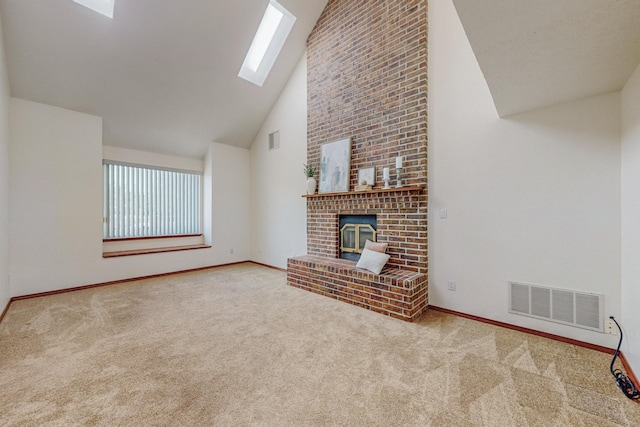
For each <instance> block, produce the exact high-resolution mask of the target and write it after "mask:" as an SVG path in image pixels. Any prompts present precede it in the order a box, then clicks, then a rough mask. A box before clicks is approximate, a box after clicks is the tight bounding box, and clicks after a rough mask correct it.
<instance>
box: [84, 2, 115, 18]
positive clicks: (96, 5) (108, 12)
mask: <svg viewBox="0 0 640 427" xmlns="http://www.w3.org/2000/svg"><path fill="white" fill-rule="evenodd" d="M73 1H74V2H76V3H78V4H81V5H83V6H84V7H87V8H89V9H91V10H93V11H94V12H98V13H99V14H100V15H104V16H106V17H107V18H111V19H113V9H114V8H115V3H116V0H73Z"/></svg>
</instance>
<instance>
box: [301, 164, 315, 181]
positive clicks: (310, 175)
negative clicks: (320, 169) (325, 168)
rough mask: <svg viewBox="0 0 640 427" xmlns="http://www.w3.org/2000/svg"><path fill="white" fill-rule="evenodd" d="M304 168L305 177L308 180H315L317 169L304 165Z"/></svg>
mask: <svg viewBox="0 0 640 427" xmlns="http://www.w3.org/2000/svg"><path fill="white" fill-rule="evenodd" d="M302 166H303V167H304V176H306V177H307V178H313V175H314V174H315V173H316V168H314V167H313V166H311V165H305V164H303V165H302Z"/></svg>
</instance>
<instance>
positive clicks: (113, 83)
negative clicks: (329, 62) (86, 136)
mask: <svg viewBox="0 0 640 427" xmlns="http://www.w3.org/2000/svg"><path fill="white" fill-rule="evenodd" d="M267 3H268V0H179V1H176V0H116V6H115V16H114V19H113V20H111V19H108V18H105V17H104V16H102V15H99V14H97V13H95V12H93V11H91V10H89V9H87V8H85V7H82V6H80V5H78V4H76V3H75V2H73V1H72V0H0V13H1V15H2V27H3V33H4V41H5V50H6V56H7V63H8V69H9V81H10V86H11V95H12V96H14V97H17V98H22V99H26V100H31V101H36V102H41V103H45V104H49V105H55V106H59V107H63V108H67V109H71V110H75V111H80V112H84V113H89V114H94V115H98V116H101V117H103V119H104V122H103V126H104V130H103V137H104V143H105V144H106V145H114V146H121V147H127V148H134V149H139V150H146V151H152V152H160V153H166V154H173V155H182V156H188V157H201V156H202V155H203V154H204V152H205V150H206V147H207V145H208V144H209V143H210V142H211V141H215V142H220V143H223V144H229V145H233V146H238V147H249V146H250V144H251V143H252V142H253V140H254V138H255V135H256V133H257V132H258V130H259V128H260V126H261V125H262V123H263V122H264V120H265V118H266V116H267V114H268V113H269V111H270V109H271V107H272V106H273V104H274V102H275V101H276V99H277V97H278V95H279V94H280V92H281V90H282V89H283V87H284V85H285V83H286V82H287V80H288V78H289V77H290V75H291V73H292V71H293V69H294V68H295V66H296V64H297V63H298V61H299V60H300V58H301V56H302V54H303V52H304V49H305V47H306V40H307V37H308V35H309V33H310V32H311V30H312V29H313V26H314V25H315V23H316V21H317V19H318V17H319V16H320V14H321V12H322V10H323V9H324V6H325V5H326V3H327V0H280V3H281V4H282V5H283V6H285V7H286V8H287V9H288V10H289V11H291V12H292V13H293V14H294V15H295V16H296V17H297V21H296V23H295V25H294V28H293V30H292V32H291V34H290V35H289V38H288V39H287V42H286V44H285V46H284V48H283V51H282V53H281V55H280V57H279V58H278V60H277V62H276V64H275V65H274V67H273V69H272V71H271V74H270V76H269V77H268V78H267V80H266V82H265V84H264V86H263V87H262V88H260V87H257V86H255V85H253V84H251V83H249V82H247V81H245V80H243V79H241V78H239V77H237V75H238V71H239V70H240V66H241V65H242V62H243V60H244V56H245V54H246V52H247V50H248V48H249V46H250V44H251V41H252V39H253V36H254V34H255V31H256V29H257V28H258V24H259V23H260V20H261V19H262V15H263V13H264V11H265V9H266V7H267Z"/></svg>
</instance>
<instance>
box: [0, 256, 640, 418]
mask: <svg viewBox="0 0 640 427" xmlns="http://www.w3.org/2000/svg"><path fill="white" fill-rule="evenodd" d="M609 361H610V357H609V356H608V355H606V354H602V353H599V352H595V351H591V350H586V349H583V348H580V347H575V346H572V345H569V344H564V343H560V342H556V341H551V340H547V339H544V338H540V337H536V336H531V335H527V334H523V333H520V332H515V331H511V330H508V329H503V328H498V327H494V326H490V325H486V324H483V323H478V322H475V321H472V320H468V319H464V318H459V317H455V316H452V315H448V314H443V313H439V312H434V311H430V312H428V313H426V314H425V315H424V316H423V317H422V318H421V319H420V321H418V322H417V323H405V322H402V321H399V320H395V319H392V318H389V317H385V316H382V315H380V314H376V313H373V312H369V311H367V310H364V309H361V308H358V307H354V306H351V305H348V304H345V303H341V302H338V301H335V300H332V299H329V298H326V297H321V296H318V295H315V294H312V293H308V292H305V291H302V290H299V289H295V288H291V287H288V286H287V285H286V275H285V273H282V272H280V271H276V270H272V269H268V268H264V267H260V266H257V265H253V264H242V265H238V266H231V267H222V268H217V269H210V270H205V271H201V272H195V273H187V274H181V275H175V276H169V277H165V278H162V279H150V280H142V281H138V282H131V283H126V284H121V285H113V286H107V287H102V288H95V289H90V290H84V291H78V292H72V293H67V294H61V295H54V296H48V297H42V298H36V299H30V300H24V301H17V302H14V303H13V304H12V305H11V307H10V309H9V311H8V313H7V315H6V317H5V319H4V320H3V321H2V323H0V425H3V426H42V425H60V426H73V425H108V426H115V425H124V426H145V425H156V426H209V425H220V426H238V425H260V426H262V425H265V426H312V425H350V426H351V425H355V426H374V425H381V426H402V425H407V426H476V425H484V426H638V425H640V404H638V403H634V402H631V401H629V400H628V399H626V398H625V397H624V396H623V395H622V394H621V393H620V392H619V391H618V389H617V388H616V387H615V384H614V383H613V381H612V378H611V376H610V374H609V372H608V365H609Z"/></svg>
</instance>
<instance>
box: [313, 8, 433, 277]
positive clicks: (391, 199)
mask: <svg viewBox="0 0 640 427" xmlns="http://www.w3.org/2000/svg"><path fill="white" fill-rule="evenodd" d="M307 69H308V76H307V78H308V81H307V104H308V120H307V129H308V131H307V147H308V148H307V161H308V162H309V163H310V164H313V165H316V166H318V165H319V164H320V147H321V145H322V144H324V143H327V142H332V141H335V140H338V139H342V138H347V137H351V138H352V154H351V173H350V188H351V189H352V190H353V188H354V186H355V185H356V184H357V171H358V169H360V168H365V167H370V166H375V167H376V185H375V187H376V188H378V187H381V186H382V185H383V183H382V170H383V168H384V167H389V168H390V170H391V179H392V185H395V179H396V176H395V157H396V156H403V157H404V165H403V166H404V167H405V169H404V171H403V177H404V178H405V180H406V181H405V182H406V185H422V186H423V187H422V190H418V191H399V192H391V193H387V192H384V193H366V194H344V195H333V196H327V197H316V198H309V199H308V202H307V208H308V209H307V252H308V253H309V254H310V255H320V256H325V257H330V258H334V257H336V256H337V239H338V237H337V236H338V234H337V233H338V232H337V223H338V215H339V214H341V213H366V214H377V215H378V232H379V233H378V240H379V241H387V242H389V254H390V255H391V260H390V264H392V265H396V266H399V267H404V268H407V269H409V270H413V271H419V272H421V273H426V271H427V190H426V188H427V187H426V183H427V0H385V1H378V0H330V1H329V3H328V4H327V6H326V8H325V10H324V12H323V13H322V16H321V17H320V19H319V21H318V23H317V24H316V27H315V29H314V30H313V32H312V33H311V35H310V36H309V39H308V42H307ZM316 179H319V177H318V176H316Z"/></svg>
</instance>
